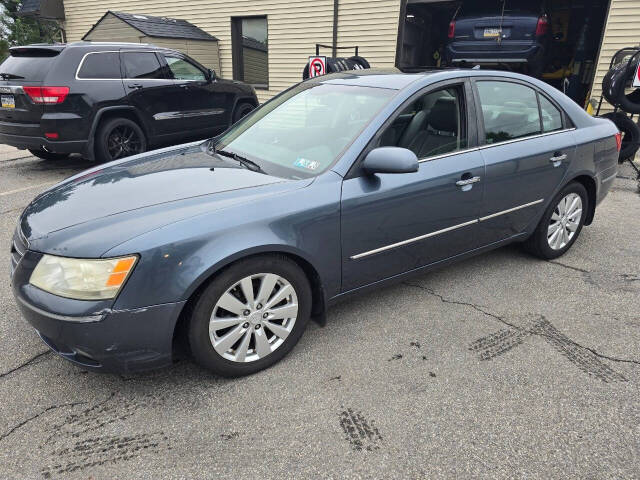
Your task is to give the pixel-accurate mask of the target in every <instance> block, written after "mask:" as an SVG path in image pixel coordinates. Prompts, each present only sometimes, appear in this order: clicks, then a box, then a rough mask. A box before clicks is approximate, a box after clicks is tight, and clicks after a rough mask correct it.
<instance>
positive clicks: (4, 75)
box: [0, 73, 24, 80]
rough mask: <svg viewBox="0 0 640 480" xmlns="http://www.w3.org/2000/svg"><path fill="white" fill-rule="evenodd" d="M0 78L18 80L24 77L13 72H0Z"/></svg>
mask: <svg viewBox="0 0 640 480" xmlns="http://www.w3.org/2000/svg"><path fill="white" fill-rule="evenodd" d="M0 78H2V79H3V80H18V79H21V78H24V77H22V76H20V75H14V74H13V73H0Z"/></svg>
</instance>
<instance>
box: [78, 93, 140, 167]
mask: <svg viewBox="0 0 640 480" xmlns="http://www.w3.org/2000/svg"><path fill="white" fill-rule="evenodd" d="M115 117H123V118H127V119H129V120H131V121H133V122H135V123H137V124H138V126H139V127H140V128H141V129H142V131H143V132H144V135H145V137H147V144H148V143H149V141H150V138H149V131H148V129H147V126H146V125H145V124H144V122H143V121H142V117H141V116H140V114H139V113H138V112H137V111H136V109H135V108H134V107H132V106H128V105H116V106H111V107H103V108H101V109H100V110H98V111H97V112H96V114H95V117H94V118H93V123H92V124H91V129H90V130H89V141H88V142H87V156H88V157H89V160H95V138H96V133H97V131H98V127H99V126H100V124H101V123H102V122H103V121H105V120H108V119H110V118H115Z"/></svg>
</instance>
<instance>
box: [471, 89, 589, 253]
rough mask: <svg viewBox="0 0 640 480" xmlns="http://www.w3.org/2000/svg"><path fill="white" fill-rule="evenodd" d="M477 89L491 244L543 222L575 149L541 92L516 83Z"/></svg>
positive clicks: (484, 226)
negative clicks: (543, 213)
mask: <svg viewBox="0 0 640 480" xmlns="http://www.w3.org/2000/svg"><path fill="white" fill-rule="evenodd" d="M475 85H476V92H477V98H478V101H479V104H480V109H481V110H482V115H481V122H480V123H481V125H480V127H481V128H480V135H481V136H483V138H484V143H485V145H484V146H483V147H482V148H481V152H482V156H483V158H484V162H485V164H486V168H487V170H486V181H485V196H484V198H485V200H484V206H483V213H482V215H481V217H480V224H479V226H480V228H479V235H480V238H481V240H482V242H483V243H484V244H489V243H492V242H496V241H500V240H504V239H507V238H509V237H512V236H514V235H517V234H519V233H522V232H523V231H524V230H526V229H527V226H529V225H530V224H531V223H532V222H533V221H535V219H536V218H538V216H539V214H540V213H541V212H542V210H543V209H544V208H545V206H546V204H547V203H548V202H549V201H550V200H551V197H552V196H553V195H554V192H555V191H557V189H558V187H559V186H560V184H561V183H562V181H563V179H564V177H565V175H566V173H567V169H568V166H569V163H570V162H571V161H572V160H573V158H574V156H575V150H576V146H575V141H574V138H573V133H572V131H571V130H570V129H568V128H566V127H567V126H568V125H567V123H566V122H567V119H566V118H565V115H564V114H563V112H562V111H561V110H560V108H559V107H558V106H556V105H555V104H554V103H552V102H551V101H550V100H549V99H548V98H547V97H546V96H544V95H543V94H542V93H541V92H538V91H536V90H534V89H533V88H531V87H530V86H528V85H525V84H522V83H516V82H511V81H499V80H478V81H476V82H475Z"/></svg>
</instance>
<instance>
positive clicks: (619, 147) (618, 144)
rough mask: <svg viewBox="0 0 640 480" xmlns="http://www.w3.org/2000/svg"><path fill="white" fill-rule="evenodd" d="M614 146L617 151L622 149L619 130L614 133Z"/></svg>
mask: <svg viewBox="0 0 640 480" xmlns="http://www.w3.org/2000/svg"><path fill="white" fill-rule="evenodd" d="M616 148H617V149H618V152H620V150H621V149H622V133H620V132H618V133H616Z"/></svg>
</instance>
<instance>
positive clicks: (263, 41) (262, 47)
mask: <svg viewBox="0 0 640 480" xmlns="http://www.w3.org/2000/svg"><path fill="white" fill-rule="evenodd" d="M231 43H232V53H231V55H232V59H233V78H234V80H240V81H242V82H245V83H248V84H250V85H253V86H254V87H256V88H268V86H269V49H268V33H267V17H235V18H232V19H231Z"/></svg>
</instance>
